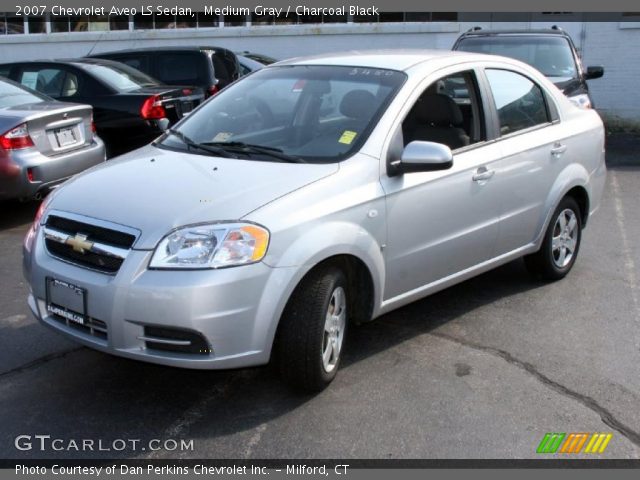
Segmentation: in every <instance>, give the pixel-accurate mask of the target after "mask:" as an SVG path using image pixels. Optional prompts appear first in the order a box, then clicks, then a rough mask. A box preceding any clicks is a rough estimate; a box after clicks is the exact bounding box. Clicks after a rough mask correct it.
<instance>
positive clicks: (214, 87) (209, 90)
mask: <svg viewBox="0 0 640 480" xmlns="http://www.w3.org/2000/svg"><path fill="white" fill-rule="evenodd" d="M219 90H220V89H219V88H218V85H211V86H210V87H209V88H207V94H208V95H209V96H210V97H211V96H213V95H215V94H216V93H218V91H219Z"/></svg>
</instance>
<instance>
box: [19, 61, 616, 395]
mask: <svg viewBox="0 0 640 480" xmlns="http://www.w3.org/2000/svg"><path fill="white" fill-rule="evenodd" d="M605 176H606V169H605V164H604V130H603V126H602V122H601V120H600V117H599V116H598V115H597V113H595V112H594V111H591V110H581V109H579V108H577V107H575V106H574V105H573V104H572V103H571V102H570V101H569V100H567V99H566V98H565V97H564V95H562V93H561V92H560V91H559V90H558V89H557V88H556V87H554V86H553V84H552V83H550V82H549V80H547V79H546V78H545V77H544V76H543V75H541V74H540V73H539V72H537V71H536V70H534V69H532V68H531V67H529V66H527V65H525V64H523V63H520V62H518V61H516V60H511V59H507V58H502V57H496V56H483V55H478V54H467V53H452V52H448V51H447V52H440V51H375V52H352V53H346V54H336V55H329V56H319V57H312V58H307V59H295V60H291V61H287V62H281V63H279V64H275V65H272V66H268V67H266V68H264V69H262V70H260V71H258V72H255V73H254V74H252V75H250V76H248V77H246V78H245V79H243V80H240V81H239V82H237V83H235V84H233V85H231V86H230V87H229V88H227V89H225V90H223V91H222V92H221V93H219V94H218V95H216V96H215V97H213V98H212V99H210V100H209V101H207V102H206V103H205V104H203V105H202V106H200V107H199V108H198V109H197V110H195V111H194V112H193V113H192V114H191V115H189V117H187V118H186V119H184V120H183V121H181V122H180V123H179V124H178V125H177V126H176V127H175V129H173V130H170V131H168V132H166V133H165V134H164V135H163V136H162V137H160V138H159V139H158V140H157V141H156V142H154V144H152V145H150V146H147V147H144V148H142V149H140V150H137V151H134V152H131V153H129V154H127V155H125V156H122V157H120V158H119V159H117V160H115V161H113V162H110V164H109V165H105V166H104V167H100V168H97V169H93V170H92V171H91V172H88V173H86V174H82V175H79V176H76V177H75V178H73V179H72V180H71V181H69V182H67V183H66V184H65V185H64V186H63V187H62V188H60V189H58V190H57V191H56V192H55V193H54V194H53V195H52V196H50V197H49V199H48V201H47V202H46V203H45V204H44V205H43V207H42V209H41V211H40V212H39V213H38V215H37V218H36V219H35V221H34V224H33V227H32V228H31V230H30V231H29V233H28V235H27V237H26V239H25V246H24V271H25V275H26V278H27V280H28V281H29V283H30V285H31V293H30V295H29V300H28V302H29V306H30V308H31V311H32V312H33V314H34V315H35V316H36V317H37V318H38V319H40V320H41V321H42V322H43V323H44V324H45V325H47V326H49V327H51V328H53V329H54V330H56V331H57V332H60V333H62V334H64V335H66V336H68V337H71V338H73V339H75V340H77V341H78V342H80V343H82V344H84V345H87V346H90V347H93V348H95V349H97V350H101V351H103V352H108V353H112V354H115V355H120V356H124V357H128V358H132V359H139V360H144V361H149V362H154V363H159V364H164V365H172V366H178V367H186V368H203V369H218V368H236V367H245V366H252V365H260V364H265V363H267V362H269V361H270V360H273V361H275V362H277V363H278V364H279V367H280V369H281V372H282V375H283V377H284V378H285V379H286V380H287V381H288V382H289V383H291V384H293V385H295V386H297V387H301V388H304V389H307V390H319V389H322V388H324V387H325V386H326V385H327V384H328V383H329V382H331V380H332V379H333V378H334V377H335V375H336V371H337V370H338V367H339V364H340V359H341V357H342V353H343V346H344V345H345V339H346V334H347V333H348V330H349V328H351V327H352V326H353V325H355V324H358V323H362V322H367V321H370V320H372V319H374V318H376V317H379V316H380V315H383V314H384V313H386V312H389V311H391V310H393V309H396V308H398V307H401V306H403V305H406V304H407V303H409V302H412V301H414V300H416V299H419V298H422V297H425V296H427V295H429V294H432V293H434V292H437V291H439V290H442V289H444V288H446V287H448V286H450V285H453V284H455V283H458V282H461V281H463V280H465V279H468V278H470V277H472V276H474V275H478V274H480V273H482V272H485V271H487V270H489V269H491V268H494V267H496V266H498V265H501V264H504V263H506V262H509V261H512V260H514V259H516V258H518V257H523V256H524V257H525V259H526V263H527V266H528V267H529V269H530V270H531V272H532V273H534V274H535V275H537V276H539V277H542V278H544V279H547V280H550V281H551V280H558V279H560V278H562V277H564V276H565V275H566V274H567V273H568V272H569V271H570V270H571V268H572V267H573V265H574V263H575V262H576V259H577V255H578V251H579V247H580V242H581V238H582V230H583V228H584V227H585V226H586V225H587V222H588V220H589V217H590V215H591V214H592V213H593V212H594V211H595V210H596V209H597V208H598V205H599V203H600V198H601V195H602V191H603V188H604V184H605ZM94 198H100V199H101V201H100V202H94V201H91V200H92V199H94Z"/></svg>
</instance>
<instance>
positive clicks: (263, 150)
mask: <svg viewBox="0 0 640 480" xmlns="http://www.w3.org/2000/svg"><path fill="white" fill-rule="evenodd" d="M200 145H206V146H212V147H217V148H223V149H225V150H229V151H232V152H240V153H247V154H250V153H259V154H262V155H267V156H269V157H272V158H277V159H278V160H282V161H283V162H289V163H307V162H305V161H304V160H303V159H302V158H300V157H296V156H293V155H288V154H286V153H284V152H283V151H282V150H281V149H279V148H275V147H266V146H264V145H256V144H253V143H244V142H202V143H201V144H200Z"/></svg>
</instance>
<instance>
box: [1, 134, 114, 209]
mask: <svg viewBox="0 0 640 480" xmlns="http://www.w3.org/2000/svg"><path fill="white" fill-rule="evenodd" d="M105 159H106V156H105V146H104V143H103V142H102V140H101V139H100V138H98V137H94V138H93V141H92V142H91V144H90V145H88V146H86V147H84V148H80V149H78V150H72V151H70V152H67V153H63V154H60V155H55V156H52V157H48V156H46V155H43V154H42V153H40V152H39V151H38V150H37V149H35V148H28V149H24V150H15V151H13V152H11V153H10V155H9V156H7V157H5V158H0V163H6V165H4V168H0V199H9V198H12V199H14V198H33V197H35V196H36V195H37V194H38V193H42V194H44V193H46V191H47V190H49V189H51V188H53V187H55V186H57V185H58V184H60V183H62V182H64V181H65V180H67V179H68V178H70V177H72V176H73V175H75V174H76V173H80V172H82V171H83V170H86V169H87V168H90V167H93V166H95V165H98V164H99V163H102V162H104V161H105ZM0 167H2V165H0ZM28 169H31V171H32V172H33V181H30V180H29V179H28V176H27V170H28Z"/></svg>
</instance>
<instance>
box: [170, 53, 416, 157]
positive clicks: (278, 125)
mask: <svg viewBox="0 0 640 480" xmlns="http://www.w3.org/2000/svg"><path fill="white" fill-rule="evenodd" d="M405 78H406V75H405V74H404V73H403V72H398V71H395V70H386V69H372V68H358V67H342V66H320V65H318V66H315V65H296V66H282V67H270V68H267V69H263V70H260V71H258V72H255V73H254V74H252V75H250V76H248V77H246V78H245V79H243V80H241V81H239V82H237V83H235V84H233V85H232V86H230V87H229V88H227V89H225V90H222V91H221V92H220V93H218V94H217V95H216V96H215V97H213V98H212V99H211V100H209V101H208V102H207V103H206V104H205V105H204V106H203V107H201V108H200V109H198V110H197V111H195V112H194V113H193V114H191V115H190V116H189V117H188V118H186V119H185V120H184V121H183V122H182V123H181V124H180V125H179V127H178V130H179V131H178V133H172V132H167V134H166V135H165V136H164V137H162V138H161V140H160V142H159V145H162V146H165V147H168V148H173V149H179V150H190V151H193V153H200V154H215V152H216V151H217V152H224V153H226V154H227V155H224V156H231V157H237V158H243V159H246V158H251V159H255V160H268V161H294V162H295V161H299V162H303V161H304V162H311V163H313V162H317V163H322V162H334V161H339V160H342V159H344V158H346V157H347V156H349V155H350V154H352V152H354V151H356V150H357V148H359V147H360V146H361V145H362V143H363V142H364V141H365V140H366V138H367V137H368V135H369V132H370V130H371V129H372V128H373V126H374V125H375V122H376V121H377V119H378V118H379V116H380V115H381V113H382V111H383V110H384V108H385V107H386V105H387V104H388V103H389V102H390V101H391V99H392V98H393V96H394V95H395V93H396V92H397V90H398V88H399V87H400V86H401V85H402V84H403V82H404V80H405ZM203 146H204V147H208V148H202V147H203Z"/></svg>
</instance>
